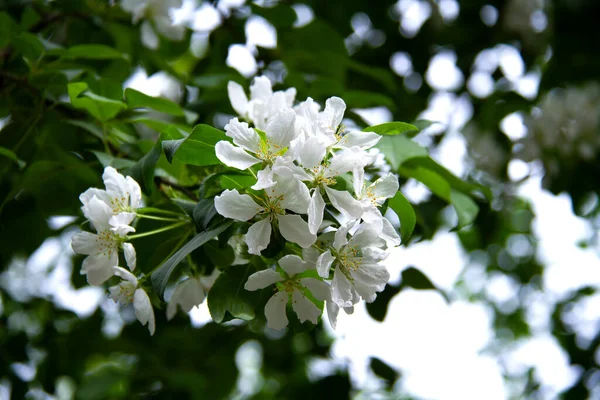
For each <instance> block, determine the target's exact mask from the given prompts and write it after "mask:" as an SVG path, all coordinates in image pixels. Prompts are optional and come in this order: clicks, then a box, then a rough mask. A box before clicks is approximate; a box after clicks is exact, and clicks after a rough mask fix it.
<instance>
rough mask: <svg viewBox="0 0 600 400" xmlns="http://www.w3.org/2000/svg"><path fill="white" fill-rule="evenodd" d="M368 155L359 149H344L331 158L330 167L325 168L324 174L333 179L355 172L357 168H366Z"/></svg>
mask: <svg viewBox="0 0 600 400" xmlns="http://www.w3.org/2000/svg"><path fill="white" fill-rule="evenodd" d="M366 155H367V154H366V153H365V152H364V151H363V150H361V149H360V148H358V147H352V148H349V149H344V150H342V151H340V152H338V153H337V154H336V155H335V156H333V157H332V158H331V161H330V162H329V165H328V166H327V168H325V171H324V172H323V174H324V175H325V176H326V177H332V176H337V175H342V174H345V173H346V172H350V171H352V170H354V169H355V168H356V167H357V166H364V165H366V164H368V163H366V161H365V160H366V159H367V157H366Z"/></svg>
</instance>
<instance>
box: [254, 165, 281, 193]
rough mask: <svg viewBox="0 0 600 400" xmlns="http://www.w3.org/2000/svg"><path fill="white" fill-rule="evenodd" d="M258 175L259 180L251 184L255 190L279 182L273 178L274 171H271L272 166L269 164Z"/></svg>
mask: <svg viewBox="0 0 600 400" xmlns="http://www.w3.org/2000/svg"><path fill="white" fill-rule="evenodd" d="M257 175H258V180H257V181H256V183H255V184H254V185H253V186H251V187H252V189H254V190H262V189H267V188H270V187H272V186H275V184H276V183H277V182H275V181H274V180H273V171H271V167H269V166H268V165H267V166H266V167H265V169H262V170H260V171H258V174H257Z"/></svg>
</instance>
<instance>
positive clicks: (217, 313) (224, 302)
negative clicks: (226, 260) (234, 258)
mask: <svg viewBox="0 0 600 400" xmlns="http://www.w3.org/2000/svg"><path fill="white" fill-rule="evenodd" d="M255 271H256V270H255V269H254V267H252V266H251V265H250V264H247V265H234V266H232V267H229V268H227V269H226V270H225V271H223V272H222V273H221V275H219V277H218V278H217V280H216V281H215V283H214V285H213V286H212V288H211V289H210V291H209V292H208V309H209V311H210V315H211V317H212V319H213V320H214V321H215V322H217V323H221V322H223V321H224V320H228V319H230V318H228V314H229V315H230V316H231V317H233V318H240V319H244V320H251V319H253V318H254V317H255V314H254V308H255V305H256V304H257V303H258V300H259V298H260V292H258V291H256V292H250V291H248V290H246V289H244V285H245V284H246V281H247V280H248V276H250V274H252V273H254V272H255Z"/></svg>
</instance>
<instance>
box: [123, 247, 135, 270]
mask: <svg viewBox="0 0 600 400" xmlns="http://www.w3.org/2000/svg"><path fill="white" fill-rule="evenodd" d="M123 253H125V262H126V263H127V266H128V267H129V269H130V270H131V271H133V270H135V264H136V260H137V257H136V254H135V247H133V245H132V244H131V243H123Z"/></svg>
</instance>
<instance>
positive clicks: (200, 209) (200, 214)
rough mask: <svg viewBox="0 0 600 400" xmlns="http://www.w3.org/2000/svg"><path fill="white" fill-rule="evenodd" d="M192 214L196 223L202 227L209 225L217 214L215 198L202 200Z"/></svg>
mask: <svg viewBox="0 0 600 400" xmlns="http://www.w3.org/2000/svg"><path fill="white" fill-rule="evenodd" d="M192 215H193V217H194V221H196V224H198V226H200V227H202V229H206V228H207V227H208V226H209V224H210V221H211V220H212V219H213V218H214V217H215V216H216V215H217V209H216V208H215V199H214V198H212V197H211V198H209V199H202V200H200V201H199V202H198V204H196V206H195V207H194V211H193V213H192Z"/></svg>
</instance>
